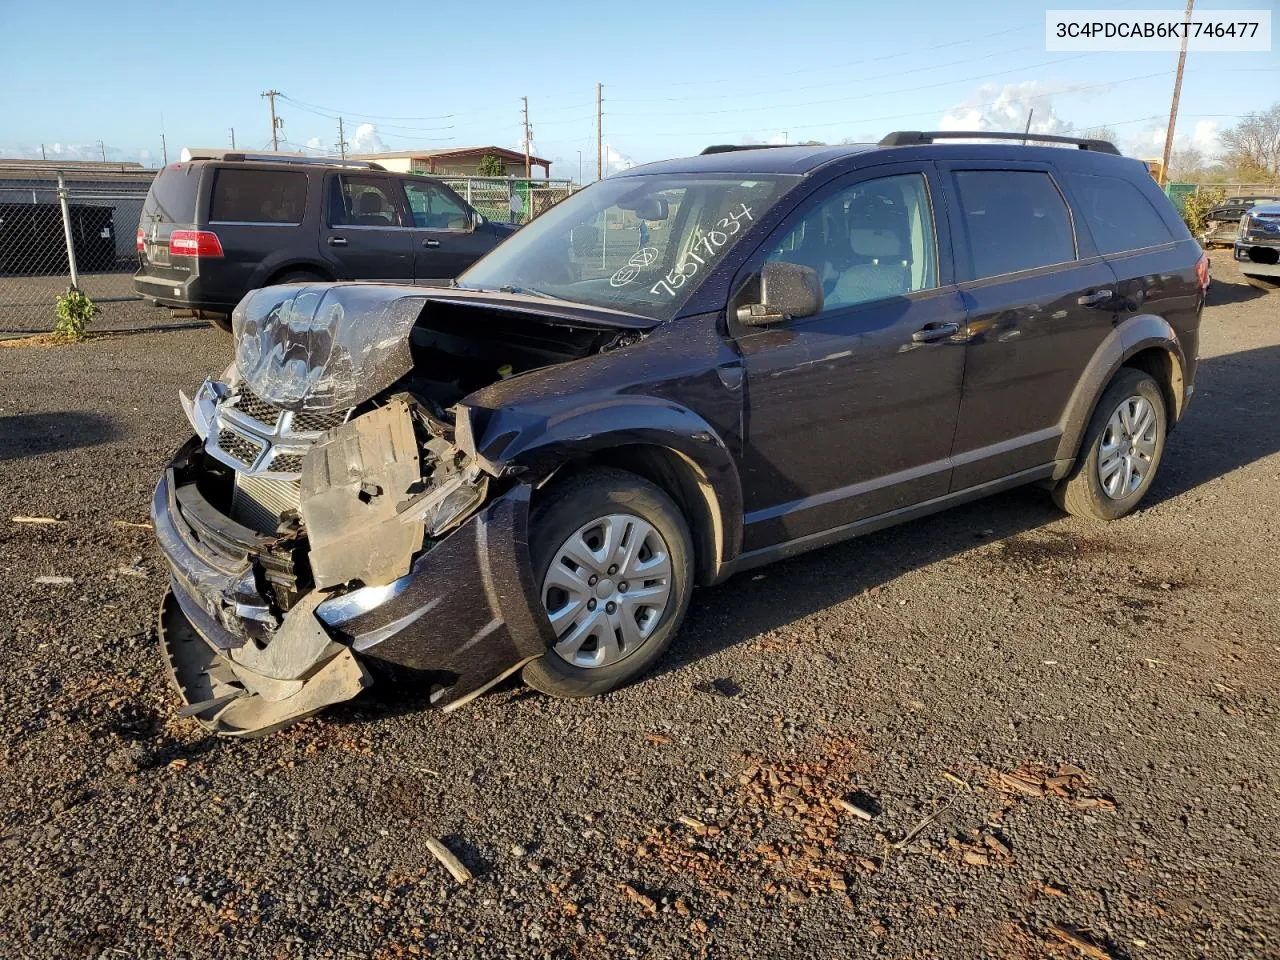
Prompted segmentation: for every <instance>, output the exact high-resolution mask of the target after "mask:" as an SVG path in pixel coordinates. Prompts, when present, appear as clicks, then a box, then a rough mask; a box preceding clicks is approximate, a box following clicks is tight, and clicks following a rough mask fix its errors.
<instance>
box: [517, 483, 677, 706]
mask: <svg viewBox="0 0 1280 960" xmlns="http://www.w3.org/2000/svg"><path fill="white" fill-rule="evenodd" d="M529 539H530V546H531V550H532V554H533V564H534V574H535V576H536V577H537V582H538V584H539V586H540V593H539V597H540V599H541V601H542V607H543V612H544V613H545V614H546V616H547V617H548V618H549V619H550V621H551V628H552V631H553V632H554V633H555V635H556V642H555V644H554V646H553V647H552V648H551V649H550V650H548V651H547V653H546V654H544V655H543V656H542V657H540V658H539V659H537V660H534V661H533V662H531V663H530V664H528V665H527V666H526V667H525V668H524V680H525V682H526V683H528V684H529V685H530V686H531V687H534V688H535V689H537V690H540V691H542V692H543V693H547V694H551V695H552V696H558V697H590V696H596V695H597V694H601V693H605V692H607V691H609V690H612V689H614V688H615V687H618V686H620V685H622V684H624V683H627V682H629V681H631V680H633V679H635V678H636V677H638V676H639V675H641V674H642V673H644V672H645V671H646V670H648V669H649V667H651V666H652V665H653V664H654V662H656V661H657V660H658V658H659V657H661V656H662V654H663V651H665V650H666V648H667V645H668V644H669V643H670V642H671V638H672V637H673V636H674V635H675V632H676V630H677V629H678V628H679V626H680V623H681V621H682V620H683V619H684V615H685V611H686V610H687V609H688V606H689V595H690V593H691V591H692V588H693V545H692V539H691V537H690V535H689V527H688V524H687V523H686V522H685V519H684V516H683V514H682V513H681V512H680V509H679V507H677V506H676V505H675V503H674V502H673V501H672V500H671V498H670V497H669V496H667V494H666V493H665V492H664V491H663V490H662V489H661V488H660V487H657V486H655V485H654V484H652V483H650V482H649V481H647V480H644V479H643V478H641V477H638V476H636V475H634V474H631V473H627V472H625V471H622V470H614V469H606V468H596V469H591V470H587V471H584V472H583V473H580V474H577V475H575V476H572V477H570V478H568V479H567V480H565V481H564V482H563V483H561V484H559V485H558V486H557V487H556V488H554V489H553V490H552V491H550V492H549V494H548V496H547V498H546V499H545V500H544V501H543V503H542V504H540V505H539V506H538V508H537V509H536V510H535V513H534V516H533V518H532V523H531V529H530V538H529Z"/></svg>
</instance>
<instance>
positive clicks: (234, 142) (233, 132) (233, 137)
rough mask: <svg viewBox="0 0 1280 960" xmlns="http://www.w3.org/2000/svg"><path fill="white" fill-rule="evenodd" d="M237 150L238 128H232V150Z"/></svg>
mask: <svg viewBox="0 0 1280 960" xmlns="http://www.w3.org/2000/svg"><path fill="white" fill-rule="evenodd" d="M235 148H236V128H235V127H232V128H231V149H232V150H234V149H235Z"/></svg>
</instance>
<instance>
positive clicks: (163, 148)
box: [160, 130, 169, 167]
mask: <svg viewBox="0 0 1280 960" xmlns="http://www.w3.org/2000/svg"><path fill="white" fill-rule="evenodd" d="M160 156H162V157H164V165H165V166H166V167H167V166H168V165H169V142H168V141H167V140H165V138H164V131H163V130H161V131H160Z"/></svg>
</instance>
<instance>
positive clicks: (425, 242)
mask: <svg viewBox="0 0 1280 960" xmlns="http://www.w3.org/2000/svg"><path fill="white" fill-rule="evenodd" d="M422 245H423V246H424V247H438V246H440V241H439V240H432V239H431V238H430V237H427V239H425V240H423V241H422Z"/></svg>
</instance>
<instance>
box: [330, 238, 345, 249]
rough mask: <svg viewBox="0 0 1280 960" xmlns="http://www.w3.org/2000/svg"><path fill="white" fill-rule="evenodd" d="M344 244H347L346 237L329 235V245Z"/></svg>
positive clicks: (343, 245) (338, 245) (341, 245)
mask: <svg viewBox="0 0 1280 960" xmlns="http://www.w3.org/2000/svg"><path fill="white" fill-rule="evenodd" d="M346 245H347V238H346V237H330V238H329V246H331V247H345V246H346Z"/></svg>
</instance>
